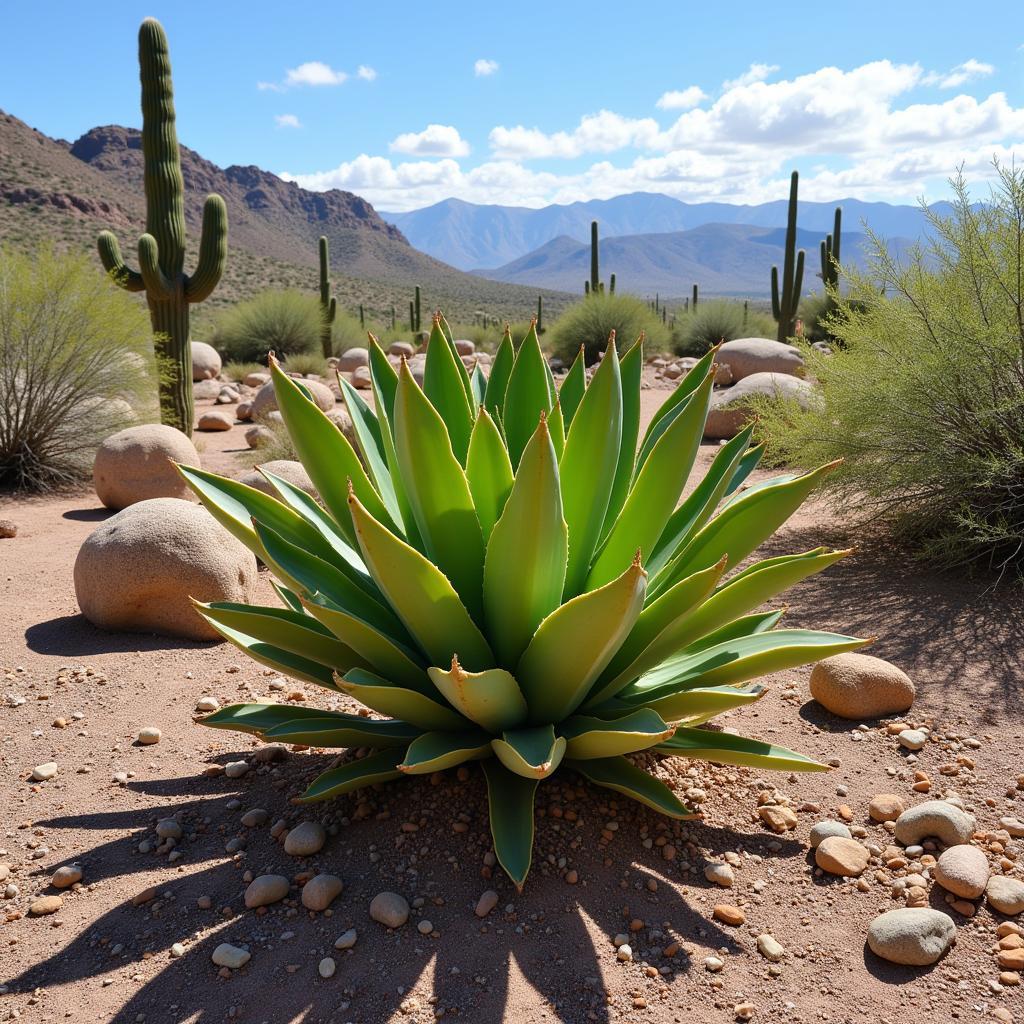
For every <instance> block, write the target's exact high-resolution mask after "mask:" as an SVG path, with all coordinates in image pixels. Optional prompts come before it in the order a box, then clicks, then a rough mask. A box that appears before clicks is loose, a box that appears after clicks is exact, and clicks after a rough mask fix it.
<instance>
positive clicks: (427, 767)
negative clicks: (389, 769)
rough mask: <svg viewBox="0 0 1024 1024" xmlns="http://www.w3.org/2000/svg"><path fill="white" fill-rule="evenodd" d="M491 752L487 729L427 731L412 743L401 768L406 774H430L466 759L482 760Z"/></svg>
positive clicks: (399, 767) (399, 768)
mask: <svg viewBox="0 0 1024 1024" xmlns="http://www.w3.org/2000/svg"><path fill="white" fill-rule="evenodd" d="M490 753H491V738H490V736H488V735H487V734H486V733H483V732H479V731H470V732H425V733H423V735H422V736H419V737H418V738H417V739H415V740H413V741H412V743H410V744H409V749H408V750H407V751H406V752H405V759H404V760H403V761H402V763H401V764H400V765H399V766H398V770H399V771H400V772H403V773H404V774H406V775H429V774H430V773H431V772H440V771H444V770H445V768H454V767H455V765H457V764H462V763H463V762H464V761H479V760H481V759H482V758H485V757H489V756H490Z"/></svg>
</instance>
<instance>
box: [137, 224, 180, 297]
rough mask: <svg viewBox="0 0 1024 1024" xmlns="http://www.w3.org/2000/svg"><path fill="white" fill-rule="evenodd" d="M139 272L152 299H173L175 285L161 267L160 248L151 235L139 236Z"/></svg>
mask: <svg viewBox="0 0 1024 1024" xmlns="http://www.w3.org/2000/svg"><path fill="white" fill-rule="evenodd" d="M139 271H140V272H141V273H142V280H143V281H144V282H145V285H146V294H147V295H148V296H149V297H150V298H151V299H155V300H157V301H161V300H166V299H170V298H172V297H173V295H174V283H173V282H171V281H169V280H168V279H167V275H166V274H164V272H163V270H162V269H161V267H160V246H159V245H157V241H156V239H155V238H154V237H153V236H152V235H150V234H144V235H139Z"/></svg>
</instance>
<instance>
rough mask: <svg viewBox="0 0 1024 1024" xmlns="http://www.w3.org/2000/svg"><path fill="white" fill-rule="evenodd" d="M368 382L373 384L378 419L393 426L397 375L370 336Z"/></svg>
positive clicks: (373, 338)
mask: <svg viewBox="0 0 1024 1024" xmlns="http://www.w3.org/2000/svg"><path fill="white" fill-rule="evenodd" d="M370 380H371V382H372V384H373V393H374V398H375V400H376V406H377V417H378V419H379V420H381V421H386V422H388V423H390V424H392V425H393V424H394V422H395V395H396V394H397V392H398V373H397V372H396V370H395V368H394V367H393V366H392V365H391V363H390V361H389V360H388V357H387V355H385V353H384V349H382V348H381V347H380V344H379V343H378V341H377V339H376V338H375V337H374V336H373V335H372V334H371V335H370ZM382 414H383V415H382Z"/></svg>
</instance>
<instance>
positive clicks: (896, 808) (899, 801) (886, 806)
mask: <svg viewBox="0 0 1024 1024" xmlns="http://www.w3.org/2000/svg"><path fill="white" fill-rule="evenodd" d="M906 809H907V805H906V804H905V803H904V801H903V798H902V797H900V796H897V795H896V794H895V793H879V794H878V796H876V797H874V799H872V801H871V803H869V804H868V814H870V815H871V820H872V821H895V820H896V819H897V818H898V817H899V816H900V815H901V814H902V813H903V812H904V811H905V810H906Z"/></svg>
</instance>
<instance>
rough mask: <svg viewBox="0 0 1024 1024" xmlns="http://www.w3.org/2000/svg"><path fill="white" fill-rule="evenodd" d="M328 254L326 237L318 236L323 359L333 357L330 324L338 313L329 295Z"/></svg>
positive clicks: (332, 297)
mask: <svg viewBox="0 0 1024 1024" xmlns="http://www.w3.org/2000/svg"><path fill="white" fill-rule="evenodd" d="M330 269H331V263H330V252H329V251H328V248H327V236H326V235H321V236H320V347H321V348H322V349H323V353H324V359H329V358H330V357H331V356H332V355H334V346H333V345H332V343H331V324H333V323H334V317H335V315H336V314H337V312H338V303H337V302H336V301H335V298H334V296H333V295H332V294H331V278H330Z"/></svg>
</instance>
